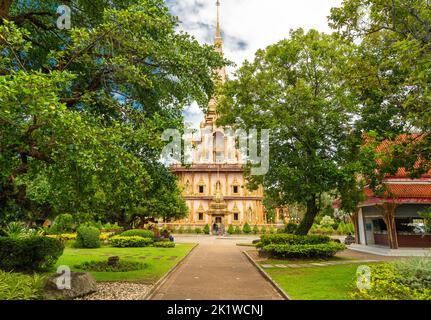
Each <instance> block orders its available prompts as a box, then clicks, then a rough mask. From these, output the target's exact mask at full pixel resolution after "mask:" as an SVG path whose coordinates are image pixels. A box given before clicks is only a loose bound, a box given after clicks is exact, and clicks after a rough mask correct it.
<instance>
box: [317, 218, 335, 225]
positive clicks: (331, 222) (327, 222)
mask: <svg viewBox="0 0 431 320" xmlns="http://www.w3.org/2000/svg"><path fill="white" fill-rule="evenodd" d="M334 223H335V221H334V219H333V218H332V217H330V216H324V217H323V218H322V220H321V221H320V225H321V226H322V227H332V226H333V225H334Z"/></svg>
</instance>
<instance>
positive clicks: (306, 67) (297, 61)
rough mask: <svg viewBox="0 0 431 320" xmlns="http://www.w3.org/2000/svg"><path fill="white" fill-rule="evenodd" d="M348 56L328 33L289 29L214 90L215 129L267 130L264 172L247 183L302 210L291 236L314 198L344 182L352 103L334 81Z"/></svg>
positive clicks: (308, 217) (314, 206) (306, 223)
mask: <svg viewBox="0 0 431 320" xmlns="http://www.w3.org/2000/svg"><path fill="white" fill-rule="evenodd" d="M350 52H351V46H350V45H349V44H348V43H345V42H344V41H343V40H342V39H340V38H337V37H336V36H330V35H326V34H321V33H319V32H317V31H315V30H311V31H309V32H308V33H304V31H303V30H302V29H299V30H296V31H292V32H291V33H290V38H289V39H287V40H283V41H280V42H279V43H277V44H275V45H272V46H270V47H268V48H267V49H266V50H259V51H258V52H257V54H256V57H255V60H254V61H253V62H245V63H244V65H243V66H242V67H241V68H240V69H239V70H238V72H237V73H236V79H235V80H231V81H228V82H227V84H226V86H225V88H224V90H223V92H222V94H223V96H224V98H223V99H222V101H221V105H220V108H219V111H220V113H221V114H222V118H221V120H220V123H221V124H229V125H233V126H234V127H236V128H241V129H245V130H249V129H270V130H271V136H270V167H269V172H268V173H267V174H266V175H265V176H250V175H249V176H248V178H249V180H250V182H251V183H250V186H251V187H255V186H257V185H258V184H261V183H262V184H263V186H264V187H265V189H266V192H267V193H268V195H269V196H270V198H271V200H272V201H274V202H276V204H277V205H285V204H289V203H297V204H301V205H304V206H305V207H306V213H305V215H304V218H303V220H302V222H301V224H300V226H299V228H298V231H297V232H298V233H299V234H307V233H308V231H309V229H310V228H311V226H312V224H313V221H314V219H315V217H316V215H317V214H318V212H319V210H320V204H321V196H322V194H323V193H326V192H332V191H334V190H336V189H337V187H338V185H339V184H341V183H342V182H343V181H344V180H345V179H351V176H350V175H348V174H346V173H345V172H344V166H345V162H346V160H345V158H344V155H345V154H346V153H348V151H349V150H350V149H349V148H350V147H349V144H348V143H347V141H348V139H347V138H348V136H349V132H350V121H351V120H350V118H351V113H350V112H351V111H352V107H353V106H354V105H355V103H354V101H352V99H351V98H350V96H349V92H348V90H346V88H345V86H344V83H343V81H342V74H343V71H344V70H343V66H344V65H345V64H346V63H347V58H348V56H349V53H350Z"/></svg>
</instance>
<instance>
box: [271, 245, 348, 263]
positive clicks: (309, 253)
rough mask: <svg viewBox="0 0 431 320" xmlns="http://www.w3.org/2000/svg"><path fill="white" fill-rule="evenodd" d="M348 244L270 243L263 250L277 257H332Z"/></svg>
mask: <svg viewBox="0 0 431 320" xmlns="http://www.w3.org/2000/svg"><path fill="white" fill-rule="evenodd" d="M345 249H346V246H345V245H344V244H341V243H336V242H329V243H321V244H296V245H291V244H269V245H266V246H264V247H263V251H264V252H266V253H268V254H269V255H270V256H273V257H277V258H294V259H296V258H307V259H309V258H330V257H333V256H334V255H335V254H336V253H337V252H339V251H343V250H345Z"/></svg>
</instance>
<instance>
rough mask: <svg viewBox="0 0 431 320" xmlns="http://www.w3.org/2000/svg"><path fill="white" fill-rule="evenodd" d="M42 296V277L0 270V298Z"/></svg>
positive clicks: (11, 298)
mask: <svg viewBox="0 0 431 320" xmlns="http://www.w3.org/2000/svg"><path fill="white" fill-rule="evenodd" d="M41 298H42V278H41V277H40V276H38V275H37V274H35V275H32V276H30V275H24V274H20V273H12V272H3V271H0V300H38V299H41Z"/></svg>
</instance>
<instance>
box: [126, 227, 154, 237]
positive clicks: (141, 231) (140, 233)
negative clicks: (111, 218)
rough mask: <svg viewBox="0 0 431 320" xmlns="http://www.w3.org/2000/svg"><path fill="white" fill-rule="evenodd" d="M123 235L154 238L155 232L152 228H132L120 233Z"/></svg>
mask: <svg viewBox="0 0 431 320" xmlns="http://www.w3.org/2000/svg"><path fill="white" fill-rule="evenodd" d="M120 236H122V237H142V238H150V239H154V232H153V231H151V230H144V229H132V230H127V231H124V232H123V233H121V234H120Z"/></svg>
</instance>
